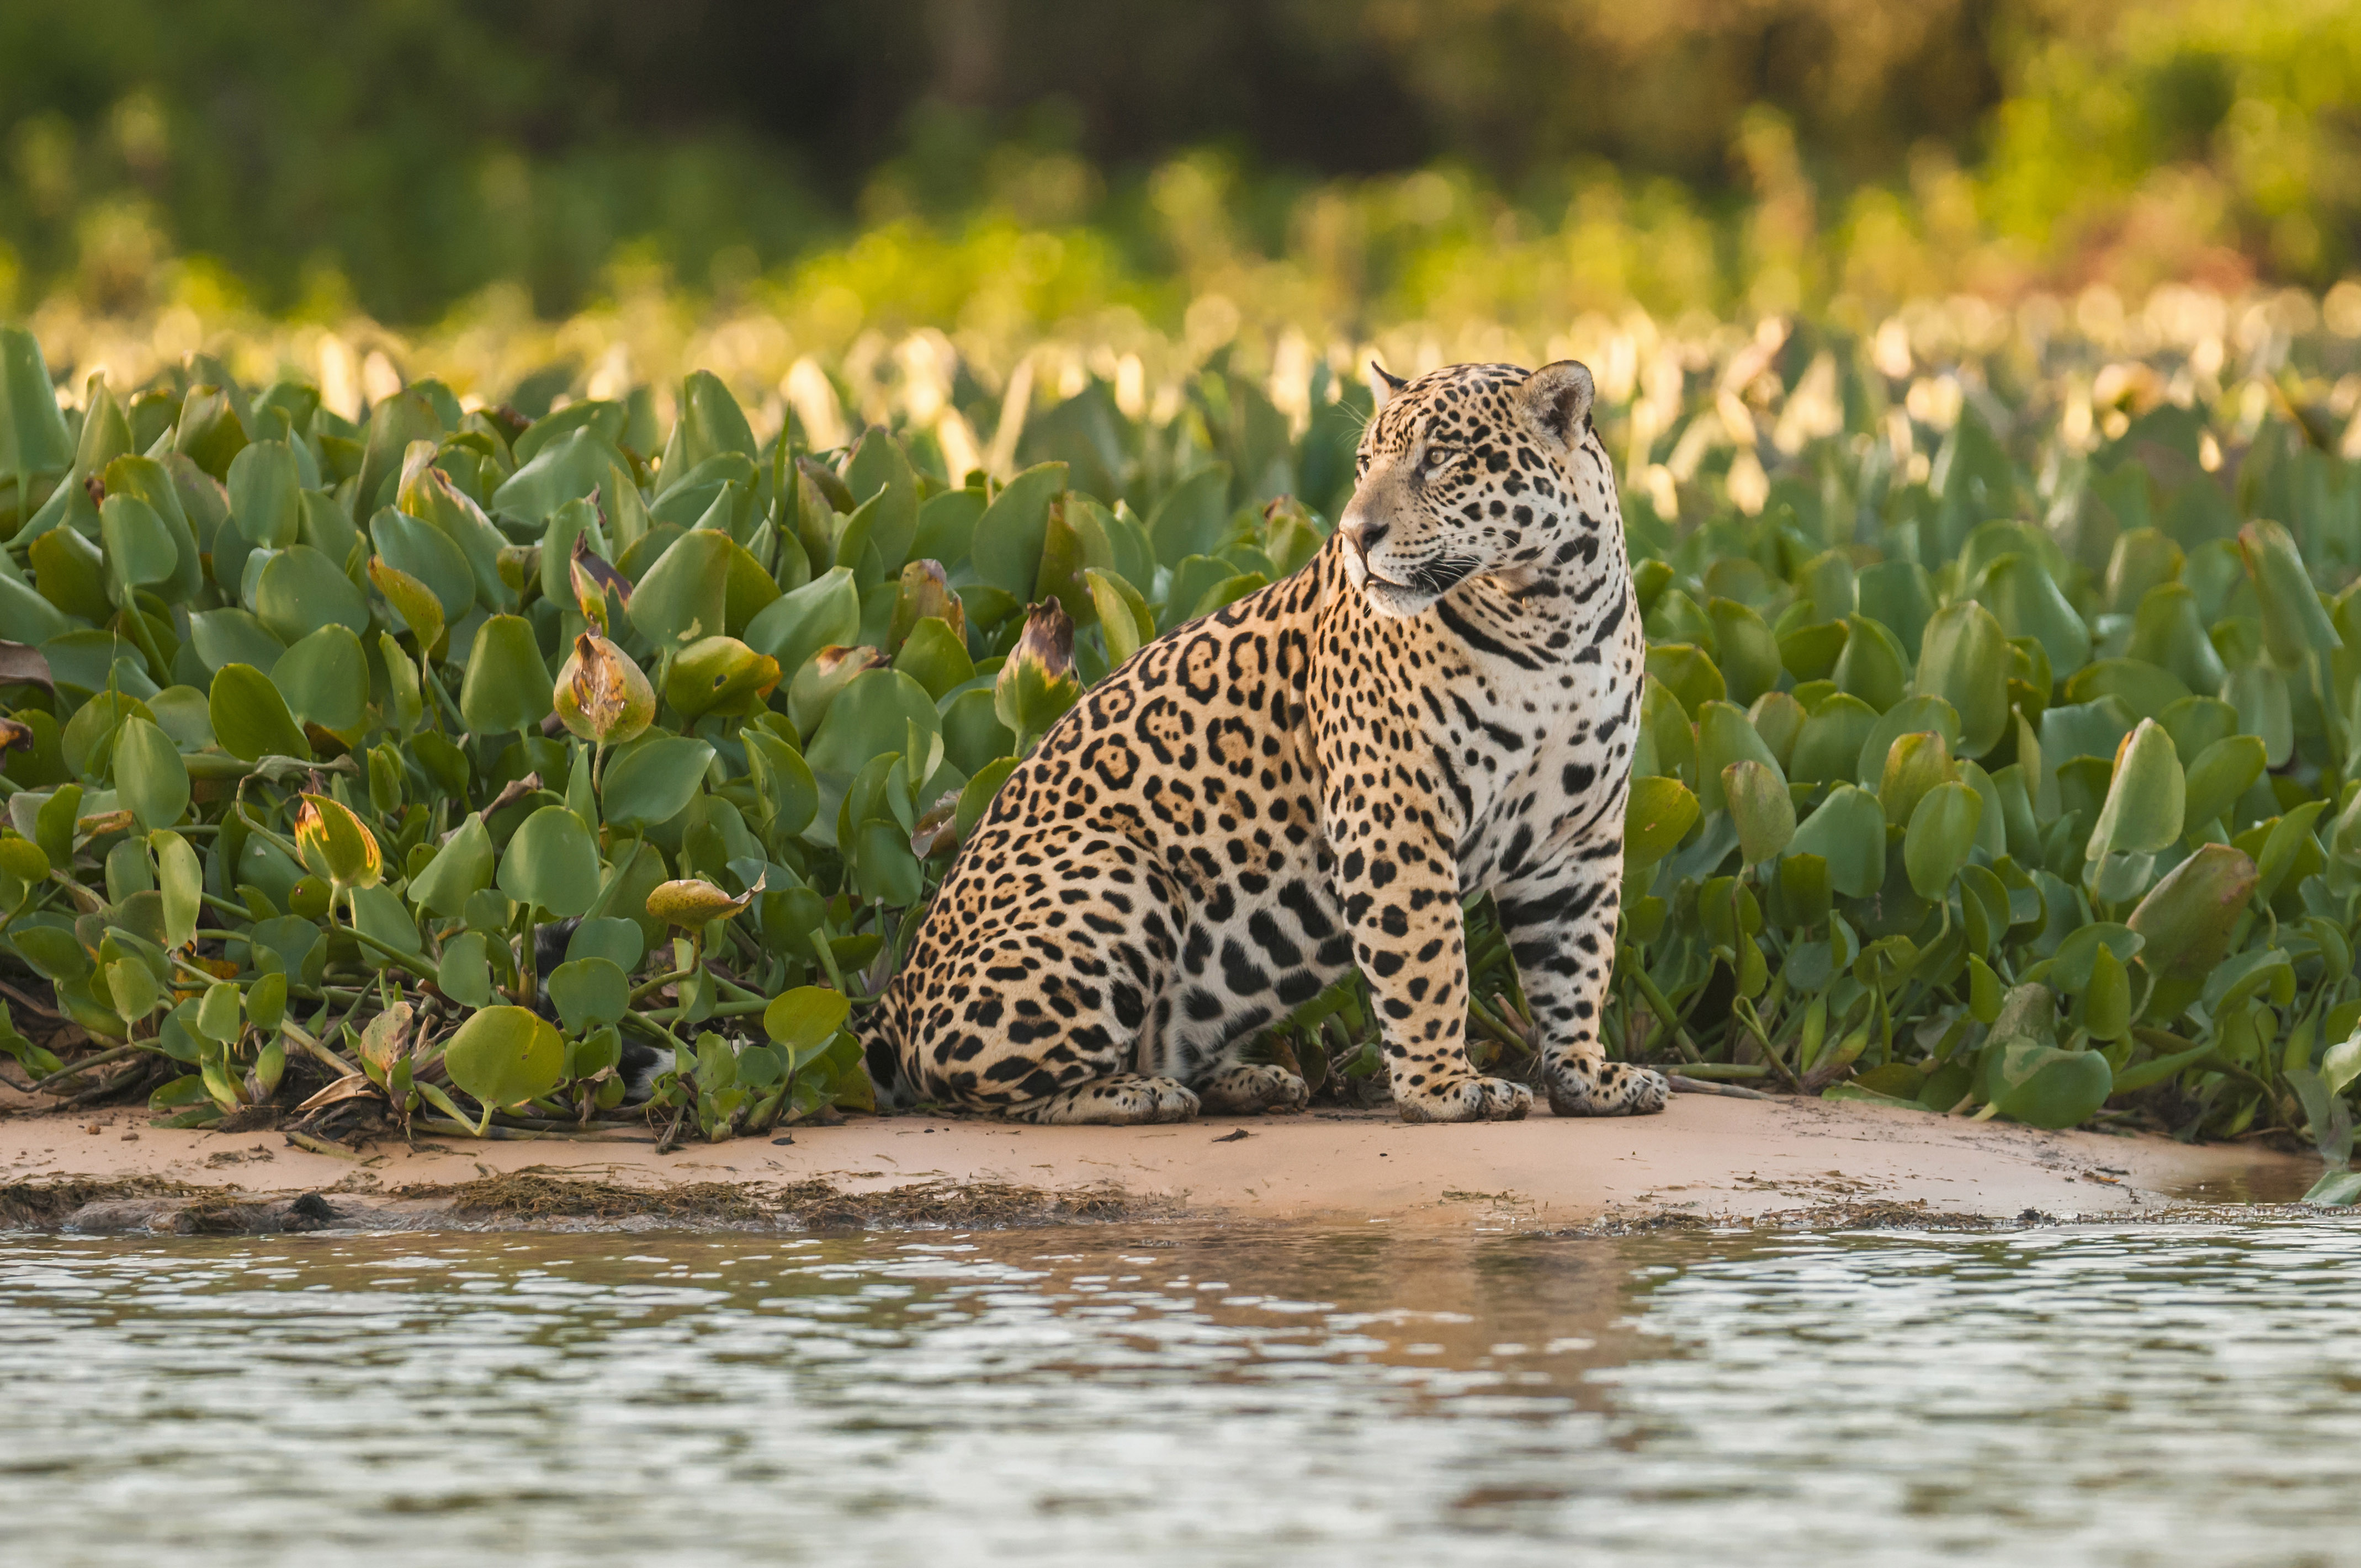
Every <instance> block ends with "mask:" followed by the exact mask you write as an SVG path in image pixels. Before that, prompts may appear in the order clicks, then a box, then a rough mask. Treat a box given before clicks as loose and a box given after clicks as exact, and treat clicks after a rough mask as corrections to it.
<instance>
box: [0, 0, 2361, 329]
mask: <svg viewBox="0 0 2361 1568" xmlns="http://www.w3.org/2000/svg"><path fill="white" fill-rule="evenodd" d="M0 60H5V62H6V66H5V71H0V310H13V311H16V312H24V311H28V310H31V309H34V308H36V307H38V306H39V305H40V304H42V303H43V302H49V301H60V300H62V301H68V302H71V304H72V306H73V307H74V308H75V309H77V310H79V311H82V312H85V313H99V314H110V313H139V312H142V311H147V310H150V309H154V308H156V307H159V306H160V305H164V304H168V303H170V302H171V301H173V300H175V299H190V300H192V301H196V302H213V303H214V304H216V305H224V304H225V305H230V306H236V307H244V308H247V309H251V310H252V311H255V312H257V313H262V314H267V315H272V316H279V317H290V316H292V317H295V318H299V319H310V320H320V321H326V320H335V319H344V318H347V317H349V316H351V315H353V314H356V313H358V314H364V315H367V316H369V317H371V318H374V319H375V320H378V321H380V322H386V323H396V324H401V325H409V326H419V325H425V324H429V323H435V322H438V321H443V320H445V319H446V318H447V317H448V316H449V315H450V313H452V312H453V311H454V310H455V309H462V308H474V309H478V310H480V309H481V308H482V303H481V302H483V301H484V300H485V299H486V298H488V297H489V298H492V299H495V300H497V301H498V302H500V307H501V308H502V309H505V310H509V311H512V312H513V311H519V310H523V311H529V312H530V313H533V314H535V315H537V316H539V317H542V318H544V319H556V318H560V317H563V316H565V315H566V314H567V313H572V312H575V311H577V310H580V309H582V308H584V307H586V306H588V305H593V304H595V303H597V302H600V301H603V300H609V299H613V298H617V297H619V296H620V295H622V294H624V293H627V292H629V291H630V290H631V288H632V287H633V286H634V285H635V284H636V283H641V282H645V281H646V280H651V279H653V280H660V281H662V282H664V283H666V284H668V285H670V286H673V287H675V288H679V289H684V290H686V291H688V292H689V293H690V294H691V295H692V296H695V297H697V298H700V299H709V300H717V301H719V302H723V303H725V304H729V303H734V302H740V301H741V300H744V299H748V298H757V297H760V295H761V291H763V289H764V288H765V287H766V286H767V287H768V288H769V289H770V290H772V291H774V292H775V291H782V290H784V291H790V292H792V291H795V290H796V289H797V288H798V287H806V286H808V287H814V288H816V287H820V286H822V285H819V284H816V283H814V282H813V281H812V280H814V279H815V277H817V276H819V275H821V274H825V273H828V272H829V271H830V270H831V269H833V270H834V271H837V272H840V273H852V274H856V275H858V276H859V277H860V279H861V281H860V283H859V286H858V292H859V293H860V294H861V300H860V305H861V307H862V309H863V310H864V311H868V312H871V313H883V316H884V317H890V318H893V321H898V322H899V323H900V324H903V325H941V326H944V327H947V328H948V327H950V326H951V325H953V324H954V323H956V322H957V321H958V320H959V318H960V315H961V312H962V311H964V310H966V309H968V308H969V307H970V306H971V305H972V302H973V299H974V296H975V295H976V294H977V292H978V291H980V290H983V288H984V287H985V284H986V282H987V280H990V279H991V278H993V277H994V276H996V275H1000V274H1005V273H1009V272H1012V271H1013V272H1015V273H1016V275H1017V276H1018V278H1019V280H1020V281H1022V282H1023V283H1024V285H1025V288H1026V289H1027V290H1028V291H1029V293H1028V294H1027V297H1026V298H1024V299H1023V300H1021V301H1020V302H1018V305H1019V308H1021V309H1022V310H1023V311H1024V312H1025V313H1027V315H1028V316H1029V317H1031V318H1034V319H1035V320H1037V321H1038V323H1040V324H1043V325H1051V324H1055V323H1056V322H1057V321H1058V320H1060V318H1062V317H1069V316H1071V315H1072V314H1074V313H1083V312H1089V311H1093V310H1100V309H1104V308H1108V307H1116V308H1126V309H1130V310H1133V311H1137V312H1138V313H1141V314H1143V315H1144V316H1145V317H1146V318H1147V319H1148V321H1150V322H1152V323H1156V324H1158V325H1159V326H1161V327H1163V328H1165V329H1167V330H1170V329H1172V328H1175V327H1178V326H1179V325H1180V320H1181V317H1182V315H1183V313H1185V312H1186V310H1187V309H1188V308H1189V306H1190V304H1191V302H1192V301H1195V300H1198V299H1200V298H1202V296H1203V295H1204V294H1205V293H1206V292H1208V291H1211V290H1215V289H1224V290H1226V291H1228V292H1230V293H1231V294H1232V295H1233V296H1234V297H1235V296H1237V295H1238V293H1239V290H1238V288H1237V287H1236V286H1235V279H1234V278H1233V279H1229V280H1224V276H1223V275H1224V273H1225V272H1227V273H1235V272H1236V271H1237V270H1238V269H1241V268H1245V269H1247V270H1249V271H1251V269H1252V268H1253V267H1254V266H1255V264H1257V263H1258V262H1261V261H1263V260H1264V259H1266V258H1287V260H1288V261H1289V262H1290V264H1292V265H1293V267H1294V269H1295V270H1294V271H1293V272H1292V273H1290V275H1289V277H1288V278H1284V279H1279V278H1271V279H1264V280H1262V282H1264V283H1267V284H1268V285H1269V286H1271V287H1282V286H1283V287H1289V288H1294V289H1295V290H1296V292H1295V293H1294V294H1292V295H1290V297H1288V298H1287V299H1285V300H1283V301H1279V302H1275V303H1274V302H1271V301H1269V300H1266V299H1263V298H1261V297H1259V296H1258V297H1257V298H1256V299H1255V300H1254V301H1253V302H1252V303H1251V304H1250V305H1249V307H1248V308H1249V309H1250V310H1273V309H1277V310H1280V311H1281V312H1282V313H1284V314H1286V315H1287V316H1288V317H1289V318H1290V319H1292V320H1296V321H1299V322H1301V323H1302V324H1304V325H1305V326H1306V328H1307V329H1312V328H1315V327H1316V328H1321V329H1324V330H1326V331H1330V332H1337V331H1342V332H1346V333H1367V332H1369V331H1372V330H1375V329H1377V328H1378V327H1381V326H1383V325H1385V324H1387V323H1392V322H1397V321H1400V320H1405V319H1410V318H1412V317H1422V316H1433V315H1436V314H1438V313H1441V314H1444V315H1449V314H1452V313H1461V314H1466V315H1479V314H1483V313H1492V314H1495V315H1509V314H1516V313H1522V312H1531V313H1536V314H1538V315H1542V316H1548V315H1554V316H1556V317H1558V318H1560V319H1564V318H1565V317H1567V316H1570V315H1571V314H1572V313H1576V312H1578V311H1580V310H1584V309H1593V308H1598V309H1609V308H1614V307H1616V306H1618V305H1620V304H1623V303H1627V302H1638V303H1640V304H1642V305H1644V306H1646V307H1648V308H1650V309H1652V310H1655V311H1659V312H1662V311H1667V310H1670V311H1678V310H1682V309H1687V308H1692V307H1702V308H1706V309H1709V310H1716V311H1729V310H1731V309H1736V308H1741V307H1742V308H1750V309H1756V310H1772V311H1778V310H1792V309H1795V308H1816V307H1822V306H1826V305H1828V304H1829V303H1831V302H1843V301H1848V300H1856V301H1861V302H1866V304H1867V306H1868V308H1870V309H1878V308H1883V307H1884V306H1886V305H1889V304H1891V303H1892V302H1896V301H1899V300H1901V299H1904V298H1907V297H1912V296H1915V295H1919V294H1923V293H1927V292H1930V291H1951V290H1962V289H1964V290H1970V291H1976V292H1981V293H1984V294H1987V295H1993V294H2008V293H2015V292H2022V291H2026V290H2027V289H2032V288H2051V289H2056V288H2061V287H2073V286H2080V285H2082V284H2086V283H2090V282H2092V281H2103V282H2106V283H2109V284H2111V285H2113V286H2114V287H2116V288H2118V289H2122V290H2124V291H2127V292H2141V291H2145V290H2146V289H2147V288H2148V287H2150V286H2152V285H2154V284H2156V283H2158V282H2159V281H2163V280H2195V281H2201V282H2205V283H2209V284H2212V285H2213V286H2215V287H2217V288H2222V289H2224V290H2226V291H2235V290H2236V289H2237V288H2239V287H2241V286H2243V285H2244V284H2246V283H2247V282H2249V281H2253V280H2266V281H2287V282H2296V283H2302V284H2307V285H2311V286H2313V287H2319V286H2323V285H2325V284H2326V283H2328V282H2330V281H2332V280H2334V279H2335V278H2337V277H2338V276H2341V275H2342V274H2343V273H2344V271H2345V269H2347V268H2349V267H2350V266H2351V265H2352V264H2353V261H2354V258H2355V246H2356V234H2361V122H2356V118H2355V116H2354V115H2353V114H2352V113H2351V106H2352V105H2353V104H2356V103H2361V6H2356V5H2355V4H2353V3H2352V0H2268V3H2266V0H2163V3H2158V4H2131V3H2128V0H1920V3H1916V4H1897V3H1894V0H1754V3H1752V4H1748V5H1703V4H1697V3H1694V0H1692V3H1688V4H1677V5H1659V6H1654V7H1646V8H1639V9H1637V10H1635V9H1634V8H1631V7H1621V6H1614V5H1606V4H1603V3H1601V0H1481V3H1477V4H1467V3H1455V4H1449V5H1445V4H1442V3H1440V0H1196V3H1182V0H1147V3H1144V4H1140V5H1125V6H1121V7H1106V6H1093V5H1082V4H1080V3H1078V0H878V3H875V4H872V5H863V6H861V7H849V6H841V5H833V6H832V5H816V4H793V3H791V4H774V5H752V4H741V3H731V0H703V3H692V4H682V5H666V6H644V5H623V4H620V3H618V0H581V3H578V4H570V5H556V4H548V3H541V0H489V3H485V4H478V5H458V4H456V0H401V3H379V4H368V5H358V4H357V5H342V6H313V5H299V4H294V3H292V0H241V3H239V4H235V5H230V4H221V3H217V0H181V3H178V4H163V3H160V0H122V3H118V4H110V5H104V6H98V7H92V6H87V5H77V6H68V5H64V4H62V3H61V0H16V3H14V4H12V5H9V6H7V7H5V9H4V10H0ZM1028 236H1030V238H1031V240H1032V243H1031V244H1030V247H1029V248H1027V247H1026V246H1024V245H1020V244H1019V243H1018V242H1019V241H1020V240H1022V239H1026V238H1027V237H1028ZM1053 252H1054V254H1052V253H1053ZM1503 258H1505V260H1503ZM1492 261H1500V262H1501V265H1499V268H1498V269H1497V271H1495V270H1488V268H1487V265H1486V264H1487V263H1488V262H1492ZM1507 261H1513V265H1507V264H1506V262H1507ZM880 269H887V270H895V272H896V276H895V280H894V281H893V282H892V283H890V284H889V285H887V286H886V287H884V288H883V289H881V287H880V285H879V283H878V281H877V280H876V277H875V274H876V273H877V272H878V271H879V270H880ZM470 302H474V303H473V304H472V305H471V304H470ZM1438 302H1439V303H1438ZM885 324H893V322H892V321H888V322H886V323H885Z"/></svg>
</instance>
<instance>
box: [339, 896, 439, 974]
mask: <svg viewBox="0 0 2361 1568" xmlns="http://www.w3.org/2000/svg"><path fill="white" fill-rule="evenodd" d="M352 901H353V924H354V926H355V927H356V928H357V929H358V930H360V931H362V932H364V933H366V934H367V935H368V936H371V937H374V938H377V939H378V940H379V941H380V942H382V943H384V944H385V945H386V946H387V947H389V948H393V949H394V950H395V951H396V952H401V953H408V954H410V955H412V957H416V956H418V955H420V954H422V953H423V952H424V951H425V950H426V947H425V944H424V943H423V942H421V941H420V940H419V939H418V922H417V921H416V920H414V919H412V917H411V914H410V911H409V910H408V909H407V908H406V907H404V905H402V902H401V897H400V896H399V895H398V894H395V893H394V891H393V889H391V888H390V887H387V886H385V885H384V884H383V883H379V884H378V885H377V886H374V887H357V888H355V889H353V890H352ZM361 961H362V962H363V963H364V964H366V965H368V967H369V968H370V969H373V970H383V969H385V968H387V967H389V964H390V960H389V959H386V958H385V957H384V956H383V955H382V954H380V953H379V952H377V951H376V950H375V949H374V948H372V949H369V950H367V951H365V952H363V953H362V955H361Z"/></svg>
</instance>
